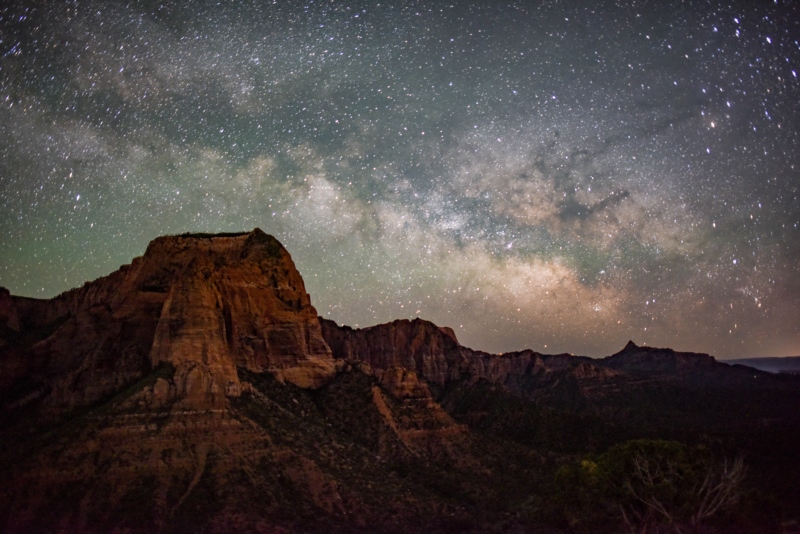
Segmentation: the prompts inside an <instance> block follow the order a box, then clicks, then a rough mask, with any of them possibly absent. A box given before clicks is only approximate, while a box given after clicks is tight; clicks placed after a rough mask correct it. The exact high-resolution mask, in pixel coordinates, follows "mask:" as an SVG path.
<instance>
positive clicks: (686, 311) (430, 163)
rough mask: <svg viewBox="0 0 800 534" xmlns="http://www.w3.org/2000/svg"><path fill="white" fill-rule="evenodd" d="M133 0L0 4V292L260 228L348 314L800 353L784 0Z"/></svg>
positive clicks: (525, 336)
mask: <svg viewBox="0 0 800 534" xmlns="http://www.w3.org/2000/svg"><path fill="white" fill-rule="evenodd" d="M5 4H7V3H4V5H5ZM121 4H122V3H118V2H91V1H80V2H78V1H71V2H55V1H40V2H34V1H27V2H18V3H16V5H14V6H12V7H7V8H2V19H1V20H0V39H1V41H0V285H2V286H4V287H7V288H9V289H10V290H11V292H12V293H13V294H18V295H25V296H33V297H42V298H45V297H52V296H54V295H56V294H58V293H60V292H62V291H65V290H67V289H69V288H72V287H76V286H80V285H82V284H83V283H84V281H87V280H93V279H95V278H97V277H100V276H103V275H106V274H108V273H110V272H112V271H114V270H116V269H117V268H118V267H119V266H120V265H122V264H124V263H129V262H130V260H131V259H132V258H133V257H135V256H140V255H141V254H142V253H143V252H144V250H145V247H146V246H147V243H148V242H149V241H150V240H152V239H153V238H155V237H157V236H159V235H164V234H175V233H182V232H228V231H242V230H251V229H252V228H254V227H260V228H261V229H263V230H264V231H265V232H267V233H270V234H273V235H275V236H276V237H277V238H278V239H279V240H280V241H281V242H282V243H283V244H284V245H285V246H286V248H287V249H288V250H289V252H290V253H291V254H292V257H293V258H294V260H295V263H296V265H297V267H298V269H299V270H300V273H301V274H302V275H303V277H304V279H305V282H306V288H307V290H308V292H309V293H310V294H311V298H312V302H313V304H314V305H315V306H316V308H317V310H318V311H319V313H320V314H321V315H323V316H325V317H329V318H331V319H334V320H336V321H337V322H339V323H340V324H341V323H344V324H349V325H351V326H361V327H364V326H369V325H372V324H376V323H381V322H387V321H390V320H393V319H397V318H414V317H417V316H419V317H422V318H424V319H428V320H431V321H433V322H435V323H437V324H439V325H447V326H451V327H453V328H454V329H455V331H456V334H457V335H458V337H459V340H460V341H461V342H462V344H464V345H467V346H470V347H472V348H476V349H483V350H487V351H492V352H503V351H509V350H517V349H523V348H532V349H534V350H538V351H541V352H547V353H556V352H572V353H576V354H586V355H590V356H603V355H608V354H611V353H613V352H616V351H617V350H619V349H621V348H622V347H623V345H624V344H625V343H626V342H627V341H628V339H633V340H634V341H635V342H637V343H639V344H644V343H646V344H649V345H656V346H669V347H673V348H676V349H679V350H692V351H698V352H709V353H711V354H713V355H715V356H717V357H720V358H736V357H744V356H767V355H776V356H781V355H796V354H800V198H799V195H800V192H799V191H798V189H799V188H800V103H798V102H800V79H799V78H798V76H799V75H800V3H798V2H785V1H782V0H781V1H778V2H773V1H769V2H761V1H758V0H748V1H741V2H735V3H723V2H688V1H687V2H678V1H673V2H664V1H654V2H634V1H629V2H628V1H626V2H622V1H620V2H616V3H611V2H594V1H593V2H568V1H551V2H521V1H518V2H510V3H500V2H485V3H477V2H470V3H467V2H452V3H446V2H441V3H439V2H390V3H378V2H360V3H359V2H343V1H337V2H322V1H317V2H312V1H307V2H285V1H282V0H278V1H276V2H274V3H272V4H270V3H268V2H266V1H252V2H244V1H235V2H234V1H223V2H209V3H206V2H197V1H193V2H180V3H179V2H175V3H170V2H130V3H128V5H121ZM397 4H402V5H397Z"/></svg>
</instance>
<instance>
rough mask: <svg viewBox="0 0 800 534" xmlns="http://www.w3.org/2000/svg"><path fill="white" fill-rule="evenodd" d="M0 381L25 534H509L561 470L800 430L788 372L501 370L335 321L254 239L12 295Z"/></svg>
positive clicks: (18, 528)
mask: <svg viewBox="0 0 800 534" xmlns="http://www.w3.org/2000/svg"><path fill="white" fill-rule="evenodd" d="M0 386H2V388H0V392H1V393H0V431H1V432H0V434H2V438H0V452H2V454H0V474H2V475H3V476H4V479H5V480H7V481H8V483H7V484H6V485H5V487H4V488H3V489H2V490H0V502H3V503H4V504H2V505H0V525H2V526H0V528H1V529H3V530H5V531H8V532H26V531H30V530H71V531H83V532H95V531H97V532H103V531H110V530H114V529H123V530H124V529H127V530H129V531H133V532H140V531H141V532H145V531H147V532H152V531H156V532H162V531H187V532H188V531H208V532H212V531H229V530H231V529H233V528H239V529H242V528H243V529H246V530H252V531H264V532H290V531H296V530H302V531H307V530H318V531H323V530H324V531H332V532H352V531H353V530H369V529H370V528H371V527H374V526H380V528H381V529H382V530H385V531H389V532H408V531H412V532H413V531H422V530H426V531H441V532H448V531H453V530H458V531H464V530H470V529H471V528H474V529H475V530H487V529H490V528H495V527H496V526H497V525H498V524H500V523H503V524H505V525H506V527H507V529H512V530H513V529H514V528H517V527H519V528H523V523H524V521H523V520H522V519H520V518H521V517H523V515H524V514H523V513H522V511H523V510H524V509H525V506H527V505H526V502H528V499H529V497H528V496H529V495H534V494H537V495H541V494H544V493H546V491H547V490H546V483H545V480H546V478H547V476H549V475H548V474H547V473H548V472H549V471H548V470H549V469H553V467H552V465H553V462H554V461H556V462H563V461H566V459H568V458H571V456H570V455H574V454H578V453H580V452H587V451H594V450H602V449H603V448H605V447H608V446H609V445H611V444H613V443H617V442H619V441H620V440H624V439H631V438H636V437H642V436H648V435H654V434H657V435H660V436H667V437H670V438H672V439H686V440H696V439H699V438H700V436H702V435H703V433H706V434H708V433H712V434H714V433H716V434H714V435H719V436H729V434H730V432H732V431H733V430H731V429H734V430H735V432H738V433H740V434H741V437H738V438H736V439H737V440H739V441H737V443H738V442H741V443H743V444H747V443H750V441H748V440H751V437H750V434H749V433H748V432H750V431H749V430H747V428H749V427H743V426H742V425H743V424H744V423H743V421H745V422H747V424H748V425H756V427H754V428H758V431H759V432H760V433H761V434H763V433H764V432H767V431H768V430H769V428H773V429H777V430H779V431H780V432H784V430H783V429H785V428H793V426H792V425H793V424H794V419H793V418H792V417H793V416H792V415H791V414H792V413H796V410H794V411H793V408H794V407H795V406H800V399H798V398H797V396H798V395H797V391H800V388H798V387H797V383H796V381H795V380H794V377H778V376H773V375H769V374H768V373H762V372H759V371H753V370H752V369H748V368H746V367H742V366H728V365H726V364H723V363H720V362H717V361H716V360H715V359H714V358H713V357H711V356H709V355H706V354H696V353H682V352H676V351H673V350H672V349H659V348H652V347H640V346H637V345H636V344H635V343H633V342H632V341H630V342H628V344H627V345H626V346H625V347H624V348H623V349H622V350H621V351H619V352H617V353H616V354H614V355H611V356H608V357H606V358H602V359H593V358H588V357H583V356H573V355H570V354H555V355H548V354H541V353H538V352H536V351H533V350H529V349H526V350H521V351H515V352H508V353H504V354H499V355H495V354H489V353H486V352H483V351H479V350H473V349H470V348H468V347H464V346H462V345H461V344H460V343H459V342H458V339H457V337H456V335H455V333H454V332H453V330H452V329H450V328H447V327H440V326H437V325H435V324H434V323H431V322H429V321H425V320H422V319H419V318H418V319H414V320H406V319H401V320H396V321H393V322H390V323H385V324H381V325H374V326H371V327H368V328H362V329H354V328H351V327H348V326H339V325H337V324H336V323H335V322H334V321H331V320H329V319H324V318H321V317H319V316H318V314H317V312H316V309H315V308H314V307H313V306H312V305H311V299H310V297H309V295H308V294H307V293H306V291H305V286H304V282H303V279H302V277H301V276H300V274H299V273H298V272H297V269H296V268H295V266H294V263H293V261H292V259H291V256H290V255H289V253H288V252H287V251H286V250H285V248H284V247H283V246H282V245H281V244H280V243H279V242H278V241H277V240H276V239H275V238H274V237H272V236H269V235H267V234H266V233H264V232H263V231H261V230H260V229H255V230H253V231H251V232H242V233H228V234H222V235H213V234H181V235H177V236H165V237H160V238H157V239H155V240H153V241H152V242H151V243H150V244H149V245H148V247H147V250H146V251H145V253H144V254H143V255H142V256H141V257H138V258H134V259H133V260H132V262H131V263H130V264H129V265H124V266H122V267H121V268H120V269H119V270H117V271H115V272H114V273H111V274H109V275H108V276H106V277H102V278H99V279H98V280H95V281H93V282H87V283H86V284H84V285H83V286H82V287H80V288H76V289H73V290H70V291H67V292H65V293H62V294H61V295H59V296H57V297H54V298H53V299H48V300H37V299H29V298H24V297H15V296H12V295H11V294H10V293H9V292H8V291H7V290H4V289H0ZM730 391H735V392H736V395H734V396H731V395H730V394H729V392H730ZM776 398H777V399H779V400H780V404H779V405H777V408H773V407H772V406H771V405H770V404H768V403H767V402H766V401H765V400H764V399H776ZM771 402H772V401H771ZM748 403H751V404H748ZM709 405H713V406H714V409H715V410H717V412H711V411H709V408H708V406H709ZM745 407H747V412H746V415H744V416H743V415H742V413H745V412H742V410H743V409H744V408H745ZM787 414H788V415H787ZM743 417H744V419H743ZM764 421H767V422H768V424H769V425H771V426H758V425H764V424H766V423H764ZM680 425H683V427H681V426H680ZM736 435H739V434H736ZM748 446H749V445H748ZM754 450H755V449H754ZM765 457H768V455H767V456H765ZM548 458H549V460H548ZM553 458H556V459H558V460H553ZM556 465H557V463H556ZM548 466H549V467H548ZM783 468H784V469H785V468H786V467H785V466H783ZM799 472H800V471H799ZM89 481H92V482H91V483H89ZM765 487H767V485H766V483H765ZM795 489H796V488H795V487H794V486H791V484H789V485H788V486H787V488H786V490H785V493H786V495H792V494H793V493H792V491H794V490H795ZM537 492H538V493H537ZM542 492H544V493H542ZM47 496H50V497H47ZM787 499H788V497H787ZM787 502H789V501H787ZM252 503H258V505H253V504H252ZM798 509H800V505H799V506H798ZM525 513H528V512H525ZM520 514H522V515H520ZM537 517H538V516H537ZM525 521H528V520H525ZM530 521H534V520H532V519H531V520H530ZM535 521H539V522H542V521H544V522H545V523H547V521H549V519H547V518H546V517H545V518H541V517H539V518H538V519H535ZM526 524H527V523H526ZM548 524H549V523H548ZM309 525H310V527H309ZM468 525H470V528H467V526H468ZM551 526H552V524H551ZM506 527H504V528H506ZM501 530H502V529H501Z"/></svg>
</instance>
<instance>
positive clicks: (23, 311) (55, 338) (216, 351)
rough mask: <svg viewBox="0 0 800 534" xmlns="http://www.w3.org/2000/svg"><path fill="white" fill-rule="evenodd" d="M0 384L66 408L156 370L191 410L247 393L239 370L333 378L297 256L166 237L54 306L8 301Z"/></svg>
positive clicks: (305, 382)
mask: <svg viewBox="0 0 800 534" xmlns="http://www.w3.org/2000/svg"><path fill="white" fill-rule="evenodd" d="M0 321H2V323H3V324H2V330H3V332H2V333H3V336H2V338H3V340H4V346H3V347H0V350H2V351H3V355H2V359H0V361H2V364H1V365H2V369H0V371H1V372H0V377H2V381H3V385H5V386H9V387H10V385H11V384H17V385H19V384H21V383H22V382H25V383H26V384H27V387H28V389H29V390H30V391H28V392H26V395H27V397H25V398H22V399H15V401H16V402H22V403H24V402H31V401H33V400H38V401H42V402H44V404H45V405H47V406H49V407H50V408H51V409H52V410H53V411H56V412H59V411H63V410H65V409H69V408H74V407H77V406H82V405H87V404H91V403H93V402H95V401H98V400H99V399H102V398H103V397H104V396H106V395H109V394H112V393H113V392H115V391H117V390H118V389H119V388H120V387H122V386H124V385H125V384H128V383H131V382H132V381H135V380H136V379H138V378H140V377H141V376H144V374H146V373H148V372H150V370H152V369H154V368H156V367H158V366H159V365H165V364H169V365H172V366H174V367H175V369H176V372H175V375H174V383H173V384H172V387H171V388H170V390H169V391H171V392H172V393H173V394H174V395H177V396H178V397H179V398H181V399H182V401H183V402H185V403H186V404H187V405H190V406H195V407H202V406H211V407H213V406H220V405H222V404H224V403H225V399H226V397H228V396H238V395H239V394H240V393H241V390H242V384H241V382H240V380H239V377H238V374H237V371H236V368H237V366H238V367H243V368H246V369H250V370H252V371H270V372H272V373H273V374H274V375H275V376H276V377H277V378H278V379H279V380H281V381H288V382H291V383H293V384H295V385H298V386H301V387H318V386H319V385H320V384H321V383H322V382H324V381H325V380H326V379H327V378H329V377H330V376H332V375H333V373H334V372H335V362H334V360H333V358H332V356H331V352H330V349H329V348H328V346H327V344H326V343H325V341H324V339H323V338H322V334H321V330H320V326H319V321H318V318H317V312H316V310H315V309H314V307H313V306H312V305H311V302H310V299H309V296H308V294H307V293H306V291H305V286H304V284H303V279H302V278H301V276H300V274H299V273H298V272H297V269H296V268H295V266H294V263H293V262H292V259H291V257H290V256H289V253H288V252H287V251H286V250H285V249H284V248H283V246H282V245H281V244H280V243H279V242H278V241H277V240H276V239H275V238H274V237H272V236H269V235H267V234H265V233H264V232H262V231H261V230H259V229H256V230H253V231H252V232H249V233H242V234H228V235H220V236H217V235H213V236H207V235H197V234H195V235H183V236H169V237H161V238H158V239H156V240H154V241H153V242H151V243H150V245H149V246H148V247H147V251H146V252H145V254H144V256H142V257H140V258H136V259H134V260H133V262H132V263H131V264H130V265H125V266H123V267H121V268H120V269H119V270H118V271H116V272H114V273H112V274H111V275H109V276H106V277H104V278H100V279H98V280H96V281H94V282H89V283H87V284H85V285H84V286H83V287H81V288H78V289H74V290H71V291H68V292H66V293H64V294H62V295H59V296H58V297H56V298H54V299H50V300H36V299H28V298H20V297H13V296H10V295H8V293H7V292H3V294H2V295H0Z"/></svg>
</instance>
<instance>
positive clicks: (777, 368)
mask: <svg viewBox="0 0 800 534" xmlns="http://www.w3.org/2000/svg"><path fill="white" fill-rule="evenodd" d="M723 361H724V362H725V363H727V364H728V365H746V366H747V367H752V368H753V369H758V370H759V371H767V372H768V373H795V374H797V373H800V356H784V357H779V358H742V359H740V360H723Z"/></svg>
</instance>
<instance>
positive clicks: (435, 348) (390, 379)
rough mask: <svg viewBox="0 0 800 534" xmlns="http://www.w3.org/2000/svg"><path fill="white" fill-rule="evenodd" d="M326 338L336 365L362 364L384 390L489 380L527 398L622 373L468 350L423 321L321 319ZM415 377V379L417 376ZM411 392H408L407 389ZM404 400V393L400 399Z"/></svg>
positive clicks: (561, 358)
mask: <svg viewBox="0 0 800 534" xmlns="http://www.w3.org/2000/svg"><path fill="white" fill-rule="evenodd" d="M320 321H321V324H322V334H323V336H324V338H325V340H326V341H327V343H328V345H329V346H330V347H331V350H332V351H333V355H334V357H335V358H337V359H342V360H346V361H351V362H362V363H364V364H366V365H367V369H368V370H369V372H371V373H372V374H373V375H374V376H375V377H376V378H377V379H378V380H379V381H380V382H381V383H382V384H383V385H384V386H385V387H387V388H389V389H390V390H392V389H393V388H395V386H394V385H393V384H395V383H396V380H397V377H398V376H403V377H406V379H405V382H406V383H408V380H409V378H411V379H413V380H416V379H417V378H419V379H421V380H422V381H424V383H426V384H428V386H430V387H433V388H435V389H437V390H441V389H442V388H444V387H445V386H446V385H447V384H448V383H450V382H452V381H459V380H466V381H468V382H472V383H474V382H476V381H478V380H485V381H487V382H490V383H492V384H499V385H501V386H503V387H505V388H507V389H508V390H509V391H511V392H513V393H515V394H518V395H520V396H524V397H531V396H536V395H535V391H536V390H538V389H540V388H547V387H548V386H549V385H550V384H551V383H552V382H556V381H558V380H559V379H560V378H563V377H564V376H569V377H572V378H574V379H576V380H579V381H581V382H585V383H586V384H587V385H588V384H589V383H592V384H594V382H596V381H597V380H604V379H608V378H611V377H615V376H617V375H618V374H619V373H618V372H616V371H615V370H613V369H611V368H607V367H603V366H602V365H601V364H600V362H598V361H597V360H592V359H591V358H585V357H579V356H572V355H569V354H556V355H548V354H540V353H538V352H534V351H532V350H523V351H519V352H509V353H506V354H501V355H497V354H489V353H486V352H481V351H476V350H472V349H469V348H467V347H463V346H461V345H460V344H459V343H458V340H457V339H456V336H455V333H454V332H453V331H452V330H451V329H450V328H441V327H438V326H436V325H435V324H433V323H431V322H429V321H424V320H421V319H414V320H413V321H409V320H405V319H403V320H397V321H393V322H391V323H387V324H382V325H377V326H373V327H369V328H363V329H360V330H355V329H352V328H350V327H348V326H339V325H337V324H336V323H335V322H333V321H331V320H328V319H321V320H320ZM412 374H413V376H412ZM405 389H408V386H405ZM398 394H399V393H398Z"/></svg>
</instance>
